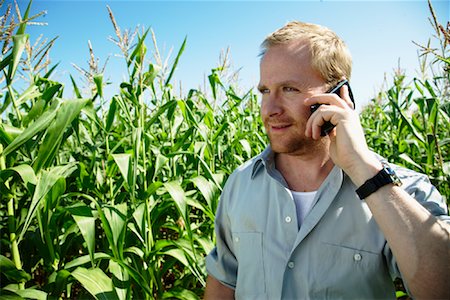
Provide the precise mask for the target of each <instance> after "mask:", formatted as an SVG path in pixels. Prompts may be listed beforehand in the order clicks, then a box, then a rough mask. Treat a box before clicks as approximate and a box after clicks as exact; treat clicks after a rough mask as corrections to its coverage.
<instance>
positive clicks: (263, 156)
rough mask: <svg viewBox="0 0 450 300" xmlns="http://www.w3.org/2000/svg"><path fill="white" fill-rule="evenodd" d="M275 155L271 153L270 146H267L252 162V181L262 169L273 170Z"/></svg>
mask: <svg viewBox="0 0 450 300" xmlns="http://www.w3.org/2000/svg"><path fill="white" fill-rule="evenodd" d="M274 158H275V153H274V152H273V151H272V149H271V148H270V146H267V148H266V149H264V151H263V152H261V153H260V154H259V155H258V156H257V157H256V159H255V161H254V162H253V168H252V177H251V178H252V179H253V178H255V176H256V174H257V173H258V172H259V171H260V170H261V169H262V168H266V169H267V170H271V169H275V159H274Z"/></svg>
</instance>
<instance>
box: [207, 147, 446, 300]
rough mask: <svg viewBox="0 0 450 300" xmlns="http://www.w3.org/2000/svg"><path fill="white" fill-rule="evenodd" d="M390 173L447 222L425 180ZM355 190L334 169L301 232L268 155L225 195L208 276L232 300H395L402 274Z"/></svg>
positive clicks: (246, 168) (242, 172)
mask: <svg viewBox="0 0 450 300" xmlns="http://www.w3.org/2000/svg"><path fill="white" fill-rule="evenodd" d="M391 167H393V169H394V170H395V171H396V173H397V175H398V176H399V177H400V179H401V180H402V182H403V186H402V187H403V188H404V189H405V190H406V191H407V192H408V193H409V194H411V195H412V196H413V197H414V198H415V199H417V201H419V202H420V203H421V204H422V205H423V206H424V207H425V208H427V209H428V210H429V211H430V212H431V213H432V214H433V215H436V216H442V218H444V219H446V218H447V219H448V217H446V215H447V211H446V205H445V203H444V201H443V199H442V196H441V195H440V194H439V192H438V191H437V190H436V189H435V188H434V187H433V186H432V185H431V184H430V182H429V180H428V178H427V177H426V176H424V175H422V174H419V173H416V172H413V171H411V170H407V169H405V168H400V167H398V166H395V165H391ZM355 189H356V187H355V186H354V184H353V183H352V182H351V180H350V178H349V177H348V176H347V175H346V174H344V173H343V171H342V170H341V169H339V168H338V167H336V166H335V167H334V168H333V169H332V171H331V172H330V174H329V175H328V177H327V178H326V180H325V181H324V182H323V183H322V185H321V187H320V188H319V190H318V191H317V194H316V197H315V200H314V203H313V206H312V208H311V210H310V212H309V213H308V214H307V215H306V217H305V219H304V221H303V223H302V226H301V227H300V230H299V229H298V225H297V215H296V207H295V203H294V201H293V199H292V194H291V193H290V191H289V189H288V188H287V185H286V182H285V180H284V179H283V177H282V176H281V174H280V173H279V172H278V171H277V170H276V169H275V166H274V160H273V153H272V152H271V150H270V148H267V149H266V150H265V151H264V152H263V153H261V154H260V155H259V156H257V157H255V158H253V159H252V160H250V161H248V162H247V163H245V164H244V165H243V166H241V167H239V168H238V169H237V170H235V172H233V174H232V175H231V176H230V177H229V179H228V181H227V183H226V185H225V187H224V190H223V193H222V195H221V200H220V202H219V206H218V210H217V213H216V222H215V226H216V227H215V230H216V247H215V248H214V249H213V251H211V253H210V254H209V255H208V256H207V258H206V267H207V271H208V273H209V274H210V275H212V276H213V277H214V278H216V279H218V280H219V281H220V282H222V283H223V284H224V285H226V286H228V287H231V288H233V289H235V296H236V298H237V299H246V300H247V299H271V300H272V299H355V298H359V299H376V298H383V299H387V298H392V299H394V298H395V290H394V286H393V283H392V279H393V278H395V277H401V276H400V272H399V270H398V268H397V265H396V262H395V259H394V257H393V255H392V252H391V250H390V248H389V246H388V245H387V243H386V239H385V237H384V235H383V233H382V232H381V231H380V229H379V228H378V225H377V223H376V222H375V220H374V218H373V216H372V213H371V212H370V210H369V208H368V206H367V204H366V203H365V202H364V201H361V200H359V198H358V196H357V195H356V193H355Z"/></svg>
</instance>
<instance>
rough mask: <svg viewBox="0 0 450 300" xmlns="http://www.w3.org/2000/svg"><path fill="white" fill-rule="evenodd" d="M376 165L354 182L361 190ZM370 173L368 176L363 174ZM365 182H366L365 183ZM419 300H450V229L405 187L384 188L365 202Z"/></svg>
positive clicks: (375, 168)
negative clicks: (433, 299) (424, 299)
mask: <svg viewBox="0 0 450 300" xmlns="http://www.w3.org/2000/svg"><path fill="white" fill-rule="evenodd" d="M377 168H378V166H377V165H376V164H372V165H370V166H368V167H367V168H366V169H365V170H366V171H361V172H360V174H358V173H354V174H353V178H352V180H354V183H355V184H356V185H357V186H360V185H361V184H362V183H363V182H364V180H367V179H368V178H370V177H372V176H373V175H374V172H375V174H376V172H377V171H376V170H377ZM364 172H367V173H366V174H363V173H364ZM363 178H365V179H363ZM365 201H366V203H367V205H368V206H369V208H370V210H371V211H372V213H373V216H374V218H375V220H376V222H377V224H378V226H379V227H380V229H381V230H382V231H383V233H384V235H385V237H386V240H387V242H388V244H389V246H390V248H391V250H392V253H393V254H394V256H395V258H396V260H397V264H398V267H399V269H400V271H401V273H402V275H403V279H404V280H405V282H406V283H407V285H408V287H409V289H410V291H411V293H412V294H413V296H414V297H415V298H429V299H430V298H446V299H448V298H450V295H449V289H448V280H449V279H450V267H449V264H448V262H449V261H450V240H449V232H450V229H449V228H450V226H449V225H448V224H446V223H445V222H443V221H440V220H438V219H437V218H436V217H434V216H433V215H431V214H430V213H429V212H428V211H427V210H426V209H425V208H424V207H423V206H422V205H420V203H419V202H417V201H416V200H415V199H413V198H412V197H411V196H410V195H409V194H408V193H406V192H405V191H404V190H403V189H402V188H401V187H397V186H394V185H392V184H389V185H386V186H384V187H382V188H380V189H379V190H378V191H376V192H375V193H373V194H371V195H370V196H368V197H367V198H366V199H365Z"/></svg>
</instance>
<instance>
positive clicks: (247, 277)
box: [205, 22, 450, 299]
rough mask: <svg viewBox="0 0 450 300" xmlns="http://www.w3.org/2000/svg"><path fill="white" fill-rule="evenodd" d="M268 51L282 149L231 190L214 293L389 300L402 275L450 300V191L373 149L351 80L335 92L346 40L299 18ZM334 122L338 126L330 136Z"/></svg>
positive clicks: (261, 159)
mask: <svg viewBox="0 0 450 300" xmlns="http://www.w3.org/2000/svg"><path fill="white" fill-rule="evenodd" d="M262 49H263V51H262V59H261V64H260V83H259V86H258V89H259V90H260V92H261V94H262V104H261V117H262V119H263V121H264V126H265V130H266V133H267V135H268V137H269V140H270V146H269V147H268V148H267V149H266V150H265V151H264V152H263V153H261V154H260V155H258V156H257V157H255V158H253V159H251V160H250V161H248V162H247V163H246V164H244V165H243V166H241V167H239V168H238V169H237V170H236V171H235V172H234V173H233V174H232V175H231V176H230V178H229V179H228V181H227V184H226V186H225V188H224V190H223V194H222V196H221V200H220V202H219V208H218V210H217V213H216V236H217V239H216V243H217V245H216V248H215V249H214V250H213V251H212V252H211V253H210V254H209V255H208V257H207V261H206V264H207V270H208V274H209V276H208V279H207V286H206V291H205V298H206V299H232V298H238V299H308V298H316V299H327V298H329V299H352V298H359V299H374V298H383V299H386V298H395V292H394V287H393V283H392V279H394V278H396V277H401V278H402V279H403V281H404V283H405V284H406V286H407V288H408V290H409V292H410V293H411V295H412V296H413V297H417V298H447V299H448V298H449V297H450V295H449V290H450V289H449V281H448V280H449V279H450V278H449V277H450V276H449V271H450V270H449V262H450V252H449V249H450V248H449V246H450V242H449V232H450V230H449V227H450V226H449V224H447V223H446V222H444V221H448V217H447V216H446V215H447V211H446V210H447V208H446V205H445V203H444V201H443V199H442V197H441V195H440V194H439V193H438V191H437V190H436V189H435V188H434V187H433V186H432V185H431V184H430V183H429V181H428V179H427V178H426V177H425V176H423V175H421V174H418V173H415V172H412V171H410V170H407V169H404V168H400V167H397V166H394V165H390V167H389V166H388V165H387V164H386V162H383V160H382V159H381V158H380V157H378V156H377V155H375V154H374V153H372V152H371V151H370V150H369V149H368V147H367V144H366V141H365V138H364V133H363V130H362V128H361V125H360V122H359V118H358V115H357V113H356V112H355V111H354V110H353V104H352V101H351V99H350V97H349V89H348V86H346V85H344V86H343V87H342V88H340V90H339V92H338V94H339V95H340V96H338V95H337V94H331V93H326V91H328V90H329V89H330V88H332V87H333V86H334V85H336V84H337V83H338V82H339V81H341V80H342V79H349V78H350V73H351V58H350V54H349V52H348V50H347V48H346V46H345V45H344V43H343V42H342V41H341V40H340V39H339V38H338V37H337V36H336V34H335V33H333V32H332V31H330V30H329V29H327V28H324V27H322V26H318V25H313V24H307V23H301V22H291V23H288V24H287V25H286V26H284V27H283V28H281V29H279V30H277V31H276V32H274V33H273V34H271V35H270V36H268V37H267V38H266V40H265V41H264V42H263V44H262ZM317 103H319V104H323V105H321V106H320V107H319V108H318V109H317V110H316V111H315V112H313V113H311V106H312V105H314V104H317ZM327 121H329V122H331V123H332V124H333V125H335V128H334V129H333V130H332V131H331V132H330V133H329V134H328V135H325V136H322V135H321V127H322V125H324V123H325V122H327ZM391 168H393V169H394V170H395V173H396V175H395V174H392V172H393V171H392V169H391ZM377 174H378V175H377ZM396 176H398V177H399V178H400V180H401V181H402V183H403V185H402V186H398V182H397V181H396ZM374 177H375V179H374ZM366 182H367V183H366ZM360 198H362V199H360Z"/></svg>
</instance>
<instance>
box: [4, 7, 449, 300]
mask: <svg viewBox="0 0 450 300" xmlns="http://www.w3.org/2000/svg"><path fill="white" fill-rule="evenodd" d="M30 4H31V3H30ZM30 11H31V5H28V7H27V9H26V11H25V13H24V14H23V16H22V15H20V12H18V15H17V16H16V20H19V21H20V22H14V21H13V20H14V18H13V17H12V15H13V14H14V13H13V12H12V9H11V7H9V8H8V9H7V13H6V14H5V15H4V16H3V17H2V19H0V23H1V24H0V26H1V27H0V35H1V41H2V43H3V45H2V54H1V56H0V58H1V60H0V70H1V71H3V72H2V73H3V75H2V77H1V78H0V85H1V90H0V97H1V99H2V102H1V105H0V113H1V118H2V120H1V125H0V188H1V202H0V228H1V237H0V238H1V245H0V246H1V255H0V266H1V290H0V294H1V295H2V297H5V298H4V299H21V298H31V299H59V298H62V299H72V298H95V299H131V298H133V299H166V298H170V299H174V298H175V299H199V298H200V297H201V296H202V293H203V288H204V284H205V277H206V270H205V262H204V257H205V255H206V254H207V253H209V251H210V250H211V249H212V247H213V245H214V214H215V210H216V207H217V203H218V200H219V195H220V192H221V190H222V187H223V185H224V183H225V181H226V179H227V177H228V175H229V174H230V173H231V172H232V171H233V170H234V169H235V168H236V167H238V166H239V165H240V164H242V163H243V162H244V161H246V160H247V159H249V158H251V157H252V156H254V155H256V154H258V153H259V152H260V151H262V150H263V149H264V147H265V145H266V143H267V139H266V137H265V134H264V131H263V126H262V123H261V120H260V117H259V103H258V97H257V95H255V93H254V92H253V91H252V90H250V91H245V92H242V91H240V90H239V89H238V88H237V87H236V86H235V85H234V84H232V83H230V82H228V81H227V80H225V79H224V78H225V77H226V76H225V73H226V72H227V63H226V58H225V59H224V61H223V62H221V64H220V66H219V67H216V68H213V69H212V70H211V74H210V75H209V76H208V82H209V87H208V91H201V90H198V89H191V90H189V92H188V93H187V95H185V96H177V95H176V93H175V92H174V88H173V86H172V85H171V79H172V78H173V74H174V71H175V68H176V66H177V63H178V61H179V58H180V57H181V56H182V53H183V51H184V49H185V47H186V44H187V41H186V40H185V41H184V42H183V43H182V45H181V47H180V48H179V50H178V52H177V54H176V56H175V58H174V59H173V60H172V64H170V65H163V64H162V63H161V61H162V60H161V59H155V60H154V61H152V60H151V59H150V58H149V55H148V53H147V49H148V48H147V46H146V41H147V40H148V39H149V38H148V36H151V39H152V41H153V43H154V46H155V47H156V42H155V36H154V34H153V32H152V31H151V30H141V31H138V32H136V34H135V35H132V34H131V33H130V32H129V31H121V30H120V29H119V27H118V26H117V24H116V22H115V19H114V15H113V13H112V11H110V10H109V14H110V18H111V21H112V24H113V28H114V32H115V34H116V39H115V40H114V41H115V43H116V44H117V45H118V46H119V49H120V51H121V52H122V54H123V57H124V59H125V62H126V66H127V72H128V79H127V80H126V81H124V82H122V83H120V85H119V86H118V87H117V91H118V92H117V93H116V94H115V95H113V96H111V97H106V95H105V94H104V87H105V84H106V83H105V82H104V80H103V78H104V74H103V73H102V71H101V70H99V69H98V67H97V66H96V64H95V62H96V59H95V56H94V52H93V50H92V48H90V49H89V54H90V62H91V64H90V68H89V70H81V71H83V74H84V75H85V76H86V79H87V81H88V82H89V86H88V87H89V89H88V92H85V93H82V92H81V90H82V89H80V88H79V87H78V85H77V83H76V81H75V79H74V78H73V77H71V82H72V86H71V88H72V90H73V92H74V94H75V95H76V96H75V97H74V99H66V98H64V97H63V92H64V89H65V87H64V86H63V84H61V83H60V82H56V81H54V80H52V79H51V77H52V76H51V75H52V73H53V72H54V70H55V69H56V68H57V65H52V64H51V61H50V59H49V52H50V49H51V46H52V45H53V43H54V42H55V40H50V41H49V42H40V43H34V45H32V43H31V42H30V37H29V36H28V34H27V33H26V27H27V23H29V22H30V21H32V20H34V19H37V18H38V17H39V16H40V15H41V14H37V15H33V16H30ZM434 25H435V26H436V32H437V33H438V34H440V35H439V36H438V37H440V41H441V45H442V49H441V50H442V53H437V52H435V51H434V50H430V49H428V50H429V51H428V52H427V53H424V54H425V55H426V56H430V55H431V56H433V58H435V59H436V61H433V62H432V63H431V64H430V65H434V66H438V67H441V66H442V65H443V66H444V68H443V69H442V68H440V69H439V71H438V72H437V73H436V74H435V75H434V77H433V78H432V79H417V78H415V79H414V80H413V82H412V85H408V83H407V82H406V79H405V78H404V76H403V77H402V75H401V74H399V75H398V76H396V77H395V82H394V84H393V86H392V87H391V88H389V89H386V91H384V92H381V93H380V95H379V97H378V98H377V99H374V101H373V102H372V103H371V105H369V106H368V107H367V108H366V109H365V110H364V111H363V112H362V114H361V118H362V121H363V125H364V126H365V128H367V132H366V133H367V138H368V142H369V144H370V146H371V147H372V148H373V149H374V150H375V151H377V152H378V153H380V154H381V155H384V156H385V157H387V158H388V159H390V160H391V161H393V162H397V163H399V164H403V165H406V166H408V167H410V168H415V169H417V170H419V171H421V172H424V173H427V174H428V175H429V176H430V178H431V179H432V181H433V183H434V184H435V185H436V186H437V187H438V188H439V189H440V191H441V192H442V194H443V195H444V196H445V197H446V198H447V199H449V196H450V186H449V182H450V162H449V144H450V138H449V136H450V135H449V128H450V124H449V122H450V119H449V112H450V106H449V101H448V93H449V84H448V83H449V66H450V58H449V56H448V51H447V49H446V46H447V44H448V42H449V41H450V39H449V28H448V26H447V28H445V29H444V28H443V27H442V26H441V25H439V24H438V23H437V22H435V23H434ZM133 37H134V38H135V40H134V41H133ZM425 50H427V49H424V51H425ZM156 52H158V51H157V48H156ZM24 78H27V80H24Z"/></svg>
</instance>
